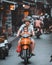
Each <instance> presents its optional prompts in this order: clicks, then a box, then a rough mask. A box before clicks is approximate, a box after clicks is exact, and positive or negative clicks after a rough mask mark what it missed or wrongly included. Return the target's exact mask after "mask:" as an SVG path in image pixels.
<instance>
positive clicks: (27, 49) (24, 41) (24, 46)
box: [20, 34, 32, 63]
mask: <svg viewBox="0 0 52 65" xmlns="http://www.w3.org/2000/svg"><path fill="white" fill-rule="evenodd" d="M20 45H21V52H20V57H21V58H22V59H23V60H24V62H25V63H28V60H29V59H30V58H31V56H32V55H31V51H32V50H31V40H30V38H29V35H27V34H24V35H23V36H22V38H21V42H20Z"/></svg>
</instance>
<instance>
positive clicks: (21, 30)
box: [17, 19, 35, 56]
mask: <svg viewBox="0 0 52 65" xmlns="http://www.w3.org/2000/svg"><path fill="white" fill-rule="evenodd" d="M25 26H26V27H27V28H28V32H29V33H30V34H31V35H32V36H35V32H34V29H33V26H32V25H31V24H30V20H28V19H25V21H24V24H22V25H21V27H20V28H19V30H18V32H17V37H19V36H20V35H21V33H22V32H23V29H24V27H25ZM20 41H21V38H20V39H19V41H18V45H20ZM31 41H32V46H31V48H32V55H33V56H34V53H33V52H34V47H35V41H34V39H33V38H32V37H31Z"/></svg>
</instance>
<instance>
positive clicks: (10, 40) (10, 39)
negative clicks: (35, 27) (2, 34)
mask: <svg viewBox="0 0 52 65" xmlns="http://www.w3.org/2000/svg"><path fill="white" fill-rule="evenodd" d="M15 39H16V36H9V37H8V42H9V43H12V42H13V41H14V40H15Z"/></svg>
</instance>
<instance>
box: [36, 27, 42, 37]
mask: <svg viewBox="0 0 52 65" xmlns="http://www.w3.org/2000/svg"><path fill="white" fill-rule="evenodd" d="M40 35H42V34H41V28H39V27H36V28H35V36H36V37H37V38H40Z"/></svg>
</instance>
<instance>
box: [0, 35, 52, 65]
mask: <svg viewBox="0 0 52 65" xmlns="http://www.w3.org/2000/svg"><path fill="white" fill-rule="evenodd" d="M35 42H36V47H35V50H34V52H35V56H34V57H32V58H31V59H30V63H29V64H28V65H52V63H50V62H49V61H50V55H51V54H52V34H43V35H42V36H41V38H40V39H36V37H35ZM16 45H17V40H15V41H13V43H12V48H11V49H10V51H9V56H8V57H6V59H5V60H0V65H24V64H23V62H22V59H21V58H20V57H18V54H17V52H16Z"/></svg>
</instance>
